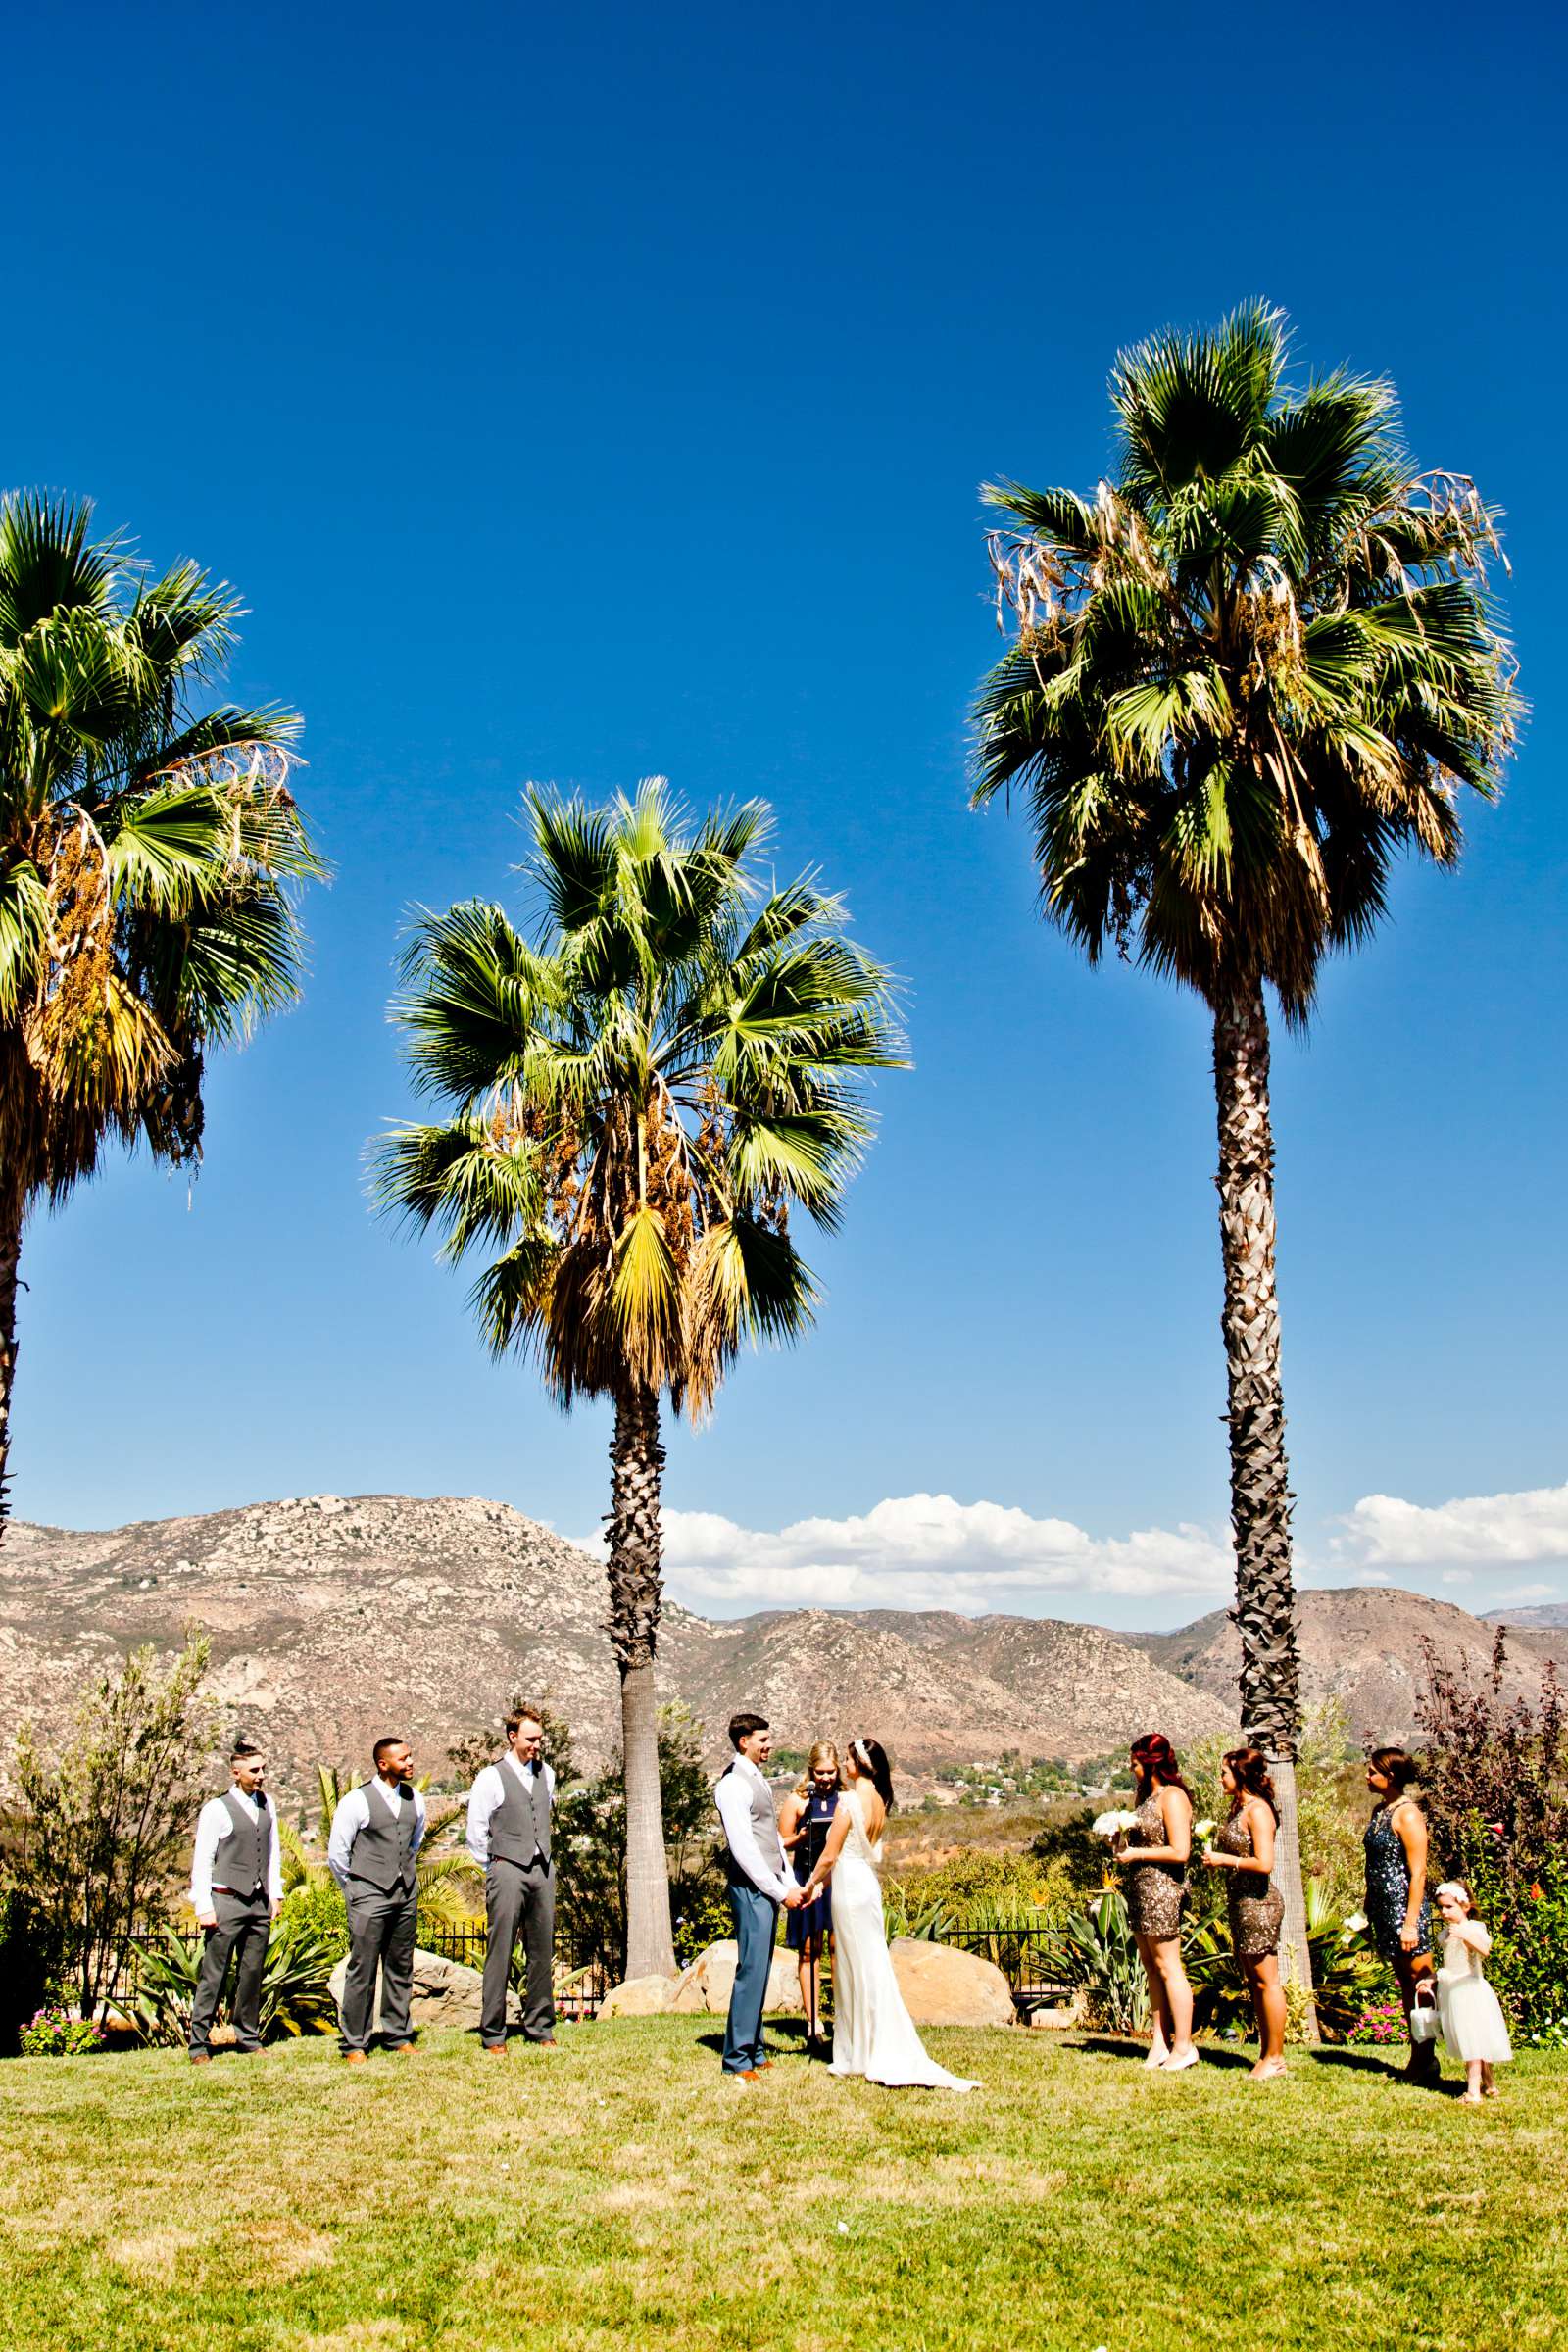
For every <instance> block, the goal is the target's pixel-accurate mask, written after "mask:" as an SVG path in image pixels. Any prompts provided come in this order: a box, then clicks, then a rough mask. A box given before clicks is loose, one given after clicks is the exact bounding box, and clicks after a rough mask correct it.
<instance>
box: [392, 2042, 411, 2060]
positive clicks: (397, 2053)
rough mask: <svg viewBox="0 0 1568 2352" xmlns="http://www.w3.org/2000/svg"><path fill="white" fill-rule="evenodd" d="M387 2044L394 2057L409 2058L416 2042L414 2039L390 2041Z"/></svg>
mask: <svg viewBox="0 0 1568 2352" xmlns="http://www.w3.org/2000/svg"><path fill="white" fill-rule="evenodd" d="M386 2046H387V2050H388V2052H389V2054H390V2055H391V2056H392V2057H394V2058H407V2056H408V2055H409V2052H410V2051H411V2050H412V2049H413V2047H414V2044H413V2042H412V2041H389V2042H388V2043H387V2045H386Z"/></svg>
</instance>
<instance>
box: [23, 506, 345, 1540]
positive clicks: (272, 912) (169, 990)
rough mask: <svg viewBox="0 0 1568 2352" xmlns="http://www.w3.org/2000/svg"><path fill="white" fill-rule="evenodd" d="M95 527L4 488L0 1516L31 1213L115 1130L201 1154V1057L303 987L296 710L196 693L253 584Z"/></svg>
mask: <svg viewBox="0 0 1568 2352" xmlns="http://www.w3.org/2000/svg"><path fill="white" fill-rule="evenodd" d="M91 528H92V509H91V507H90V506H88V505H87V504H85V503H76V504H73V503H72V502H69V501H67V500H63V499H62V500H54V501H50V500H45V499H39V498H35V497H28V496H21V497H9V498H7V499H5V500H4V501H3V502H0V1533H3V1530H4V1523H5V1507H6V1506H5V1494H6V1475H7V1468H8V1455H9V1444H10V1418H11V1396H12V1388H13V1384H14V1381H15V1377H16V1363H17V1292H18V1288H19V1281H20V1277H19V1271H18V1269H19V1263H20V1259H21V1253H22V1236H23V1227H24V1224H25V1218H26V1215H27V1212H28V1210H29V1209H30V1208H31V1206H32V1205H33V1203H34V1202H35V1201H38V1200H39V1199H46V1200H48V1201H52V1202H56V1203H58V1202H60V1201H64V1200H65V1198H66V1197H67V1195H68V1194H69V1193H70V1192H71V1190H72V1188H73V1185H75V1184H78V1183H79V1182H81V1180H82V1179H83V1178H84V1177H88V1176H91V1175H92V1173H93V1171H94V1170H95V1168H96V1167H97V1165H98V1162H99V1157H100V1154H101V1153H102V1152H103V1149H104V1147H105V1145H106V1144H107V1143H109V1142H110V1141H111V1140H112V1139H118V1140H119V1141H121V1142H123V1143H124V1144H127V1145H134V1144H135V1143H136V1142H137V1141H138V1140H140V1141H145V1142H146V1143H147V1144H148V1145H149V1146H150V1148H151V1150H152V1152H153V1153H154V1155H155V1156H156V1157H158V1158H160V1159H165V1160H169V1161H172V1162H173V1163H175V1164H176V1165H180V1164H185V1163H188V1162H191V1161H193V1160H195V1159H197V1158H198V1157H199V1156H200V1153H201V1145H202V1074H203V1067H204V1060H205V1055H206V1054H207V1052H208V1050H209V1049H210V1048H211V1047H212V1046H213V1045H214V1044H221V1043H228V1042H231V1041H233V1040H235V1039H238V1038H240V1037H243V1036H244V1035H245V1034H247V1033H248V1031H249V1030H250V1029H251V1027H252V1026H253V1025H254V1023H255V1022H256V1021H257V1020H258V1019H259V1018H261V1017H262V1016H263V1015H264V1014H267V1013H270V1012H271V1011H274V1010H275V1009H276V1008H277V1007H278V1006H279V1005H284V1004H286V1003H288V1002H289V1001H290V1000H291V999H292V998H293V997H294V996H295V995H296V994H297V993H298V982H299V969H300V935H299V930H298V927H297V924H296V920H295V916H294V913H293V910H292V907H291V904H290V899H289V885H290V884H291V883H293V882H296V881H298V880H300V879H301V878H303V877H305V876H308V875H312V874H315V873H317V872H319V864H318V861H317V859H316V858H315V856H314V854H313V853H312V850H311V848H310V844H309V842H308V840H307V838H306V835H305V831H304V827H303V825H302V823H301V821H300V815H299V811H298V809H296V807H295V804H294V801H293V799H292V797H291V795H290V793H289V790H288V772H289V766H290V757H289V752H288V746H289V744H290V743H291V742H292V741H293V739H294V736H295V734H296V732H297V730H298V726H299V721H298V719H297V717H296V716H295V715H294V714H293V713H292V712H290V711H278V710H266V711H244V710H240V709H238V708H237V707H236V706H234V705H232V704H226V703H225V704H219V705H217V706H215V707H213V708H210V709H208V708H203V707H202V694H201V690H202V689H203V688H204V687H205V686H206V685H207V684H208V683H209V681H210V680H211V679H212V678H213V676H214V674H215V673H216V672H218V671H219V670H221V667H222V664H223V662H224V661H225V659H226V657H227V655H228V652H229V649H230V647H231V646H232V644H233V641H234V623H235V620H236V618H237V617H238V614H239V612H240V605H239V600H238V598H237V597H236V596H235V594H234V592H233V591H232V589H230V588H228V587H227V586H224V585H222V584H215V583H213V582H212V581H210V580H208V578H207V577H206V576H205V574H203V573H202V572H201V571H199V570H198V569H197V568H196V566H195V564H176V565H175V566H174V568H173V569H172V571H169V572H166V573H165V575H164V576H163V578H162V579H154V578H153V577H152V575H151V573H150V572H149V571H148V570H147V569H146V567H145V566H143V565H142V564H138V563H137V562H136V561H135V560H134V559H133V558H132V556H131V554H130V552H129V550H128V549H127V547H126V546H125V545H124V544H123V542H122V541H119V540H116V539H98V540H95V539H94V538H93V537H92V536H91Z"/></svg>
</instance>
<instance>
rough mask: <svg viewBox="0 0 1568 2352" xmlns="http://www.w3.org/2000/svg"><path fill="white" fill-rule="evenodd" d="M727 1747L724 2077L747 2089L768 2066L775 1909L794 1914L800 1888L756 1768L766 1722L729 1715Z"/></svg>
mask: <svg viewBox="0 0 1568 2352" xmlns="http://www.w3.org/2000/svg"><path fill="white" fill-rule="evenodd" d="M729 1742H730V1745H731V1747H733V1748H734V1750H735V1753H734V1755H733V1756H732V1758H731V1759H730V1761H729V1763H728V1764H727V1765H726V1767H725V1769H724V1771H723V1773H722V1774H721V1776H720V1778H719V1783H718V1787H717V1789H715V1791H714V1795H715V1797H716V1799H717V1803H718V1817H719V1820H720V1821H721V1822H722V1823H723V1825H724V1872H725V1876H726V1877H727V1879H728V1880H729V1907H730V1915H731V1917H732V1918H733V1919H734V1922H735V1942H736V1947H737V1959H736V1964H735V1988H734V1990H733V1992H732V1993H731V1994H730V1996H729V2018H728V2021H727V2023H726V2025H725V2028H724V2072H725V2074H726V2075H733V2076H734V2077H735V2079H736V2081H737V2082H744V2083H747V2084H753V2083H756V2082H758V2081H759V2080H760V2073H761V2069H762V2068H763V2067H764V2066H771V2064H772V2063H773V2062H772V2060H771V2059H770V2058H769V2057H768V2056H767V2054H766V2052H765V2050H764V2049H763V2047H762V2011H763V2008H764V2007H765V2005H766V2002H767V1972H768V1969H769V1968H770V1966H771V1965H772V1959H773V1937H774V1935H775V1933H776V1931H777V1928H778V1907H779V1905H780V1903H783V1904H785V1905H787V1907H788V1908H789V1909H790V1910H792V1911H793V1910H794V1909H795V1907H796V1905H797V1904H798V1903H799V1902H800V1900H801V1889H800V1887H799V1886H798V1884H797V1883H796V1881H795V1880H794V1879H793V1878H792V1877H791V1876H790V1874H789V1872H788V1870H787V1869H786V1868H785V1863H784V1847H783V1843H782V1841H781V1839H780V1838H779V1834H778V1816H777V1814H776V1813H775V1812H774V1810H773V1791H772V1789H770V1788H769V1787H768V1785H767V1780H766V1777H765V1775H764V1773H763V1769H762V1768H763V1766H764V1765H765V1764H766V1762H767V1759H768V1757H769V1756H770V1755H771V1754H772V1752H773V1740H772V1736H771V1734H770V1733H769V1731H768V1728H767V1718H766V1717H765V1716H763V1715H732V1716H731V1717H730V1726H729Z"/></svg>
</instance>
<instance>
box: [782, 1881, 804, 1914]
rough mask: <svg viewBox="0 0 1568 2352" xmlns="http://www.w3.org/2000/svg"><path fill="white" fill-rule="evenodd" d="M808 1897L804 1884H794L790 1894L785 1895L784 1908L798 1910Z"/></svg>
mask: <svg viewBox="0 0 1568 2352" xmlns="http://www.w3.org/2000/svg"><path fill="white" fill-rule="evenodd" d="M806 1899H807V1895H806V1888H805V1887H791V1888H790V1890H789V1892H788V1894H787V1895H786V1896H785V1897H784V1908H785V1910H786V1911H798V1910H799V1909H800V1907H801V1905H802V1904H803V1903H804V1902H805V1901H806Z"/></svg>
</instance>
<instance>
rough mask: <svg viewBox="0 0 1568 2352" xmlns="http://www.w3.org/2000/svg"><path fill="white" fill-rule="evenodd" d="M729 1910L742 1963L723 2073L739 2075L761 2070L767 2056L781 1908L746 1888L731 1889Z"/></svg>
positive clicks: (727, 2029) (731, 2006)
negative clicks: (767, 2011) (765, 2021)
mask: <svg viewBox="0 0 1568 2352" xmlns="http://www.w3.org/2000/svg"><path fill="white" fill-rule="evenodd" d="M729 1908H730V1916H731V1918H732V1919H733V1920H734V1922H735V1941H736V1943H737V1944H738V1946H739V1947H740V1959H739V1961H738V1963H737V1965H736V1969H735V1989H734V1991H733V1992H732V1993H731V1994H730V1996H729V2018H728V2020H727V2022H726V2024H725V2027H724V2072H725V2074H726V2075H739V2074H744V2073H745V2072H746V2071H747V2070H748V2068H750V2067H754V2066H760V2065H761V2063H762V2060H763V2058H764V2057H765V2056H766V2054H767V2053H766V2051H765V2050H764V2049H763V2047H762V2011H763V2009H764V2007H765V2006H766V2003H767V1972H768V1970H769V1968H770V1967H771V1966H772V1964H773V1936H774V1932H775V1931H776V1929H777V1927H778V1905H777V1903H775V1902H770V1901H769V1899H768V1897H767V1896H766V1895H765V1894H761V1893H760V1892H759V1890H758V1889H757V1887H753V1886H751V1885H750V1884H747V1885H746V1886H744V1887H733V1886H732V1887H731V1888H730V1890H729Z"/></svg>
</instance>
